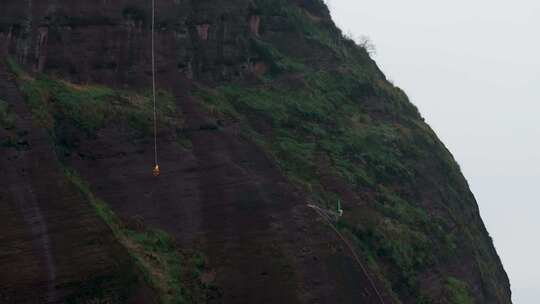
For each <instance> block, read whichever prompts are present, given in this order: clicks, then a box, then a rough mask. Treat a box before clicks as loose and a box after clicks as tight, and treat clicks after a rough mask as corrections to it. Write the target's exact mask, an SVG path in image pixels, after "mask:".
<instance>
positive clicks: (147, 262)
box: [65, 169, 211, 304]
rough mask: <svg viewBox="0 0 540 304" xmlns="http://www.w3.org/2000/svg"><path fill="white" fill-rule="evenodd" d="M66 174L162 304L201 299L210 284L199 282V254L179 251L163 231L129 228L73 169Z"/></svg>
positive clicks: (194, 301)
mask: <svg viewBox="0 0 540 304" xmlns="http://www.w3.org/2000/svg"><path fill="white" fill-rule="evenodd" d="M65 175H66V178H67V179H68V180H69V181H70V182H71V183H72V184H73V185H75V186H76V187H77V189H79V191H80V192H81V194H82V195H84V197H85V198H86V199H87V200H88V201H89V202H90V203H91V204H92V206H94V208H95V209H96V212H97V214H98V215H99V216H100V217H101V218H102V219H103V220H104V221H105V223H107V225H108V226H109V227H110V228H111V230H112V232H113V233H114V235H115V237H116V238H117V239H118V241H119V242H120V243H121V244H122V245H123V246H124V247H125V248H126V250H127V251H128V252H129V254H130V255H131V257H132V258H133V260H134V261H135V262H136V264H137V265H138V266H139V269H140V270H141V271H142V273H143V274H144V277H145V279H146V281H147V282H148V283H149V284H150V285H151V286H152V287H153V288H154V289H155V290H156V292H157V294H158V295H159V296H160V300H161V303H164V304H173V303H174V304H176V303H178V304H182V303H199V301H200V300H201V299H203V298H204V293H205V290H206V289H208V288H211V286H207V285H205V284H203V283H201V282H200V276H201V273H202V270H203V269H204V266H205V259H204V257H203V256H202V255H200V254H199V253H189V254H187V253H183V252H181V251H180V250H179V249H178V248H177V247H176V245H175V243H174V240H173V239H172V237H171V236H169V235H168V234H166V233H165V232H163V231H160V230H155V229H146V228H143V227H137V228H132V227H128V226H127V225H125V224H124V223H123V222H122V221H121V220H120V219H119V218H118V217H117V216H116V215H115V214H114V212H113V211H112V210H111V209H110V208H109V206H108V205H107V204H106V203H105V202H103V201H102V200H100V199H98V198H96V197H95V196H94V194H93V193H92V192H91V190H90V188H89V186H88V185H87V184H86V183H85V182H84V181H83V180H82V179H81V178H80V177H79V176H78V175H77V174H76V173H75V172H74V171H73V170H70V169H66V170H65ZM141 225H142V224H141ZM186 284H189V285H190V288H189V290H188V289H186V288H185V287H184V286H186Z"/></svg>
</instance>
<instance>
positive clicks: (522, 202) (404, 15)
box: [329, 0, 540, 304]
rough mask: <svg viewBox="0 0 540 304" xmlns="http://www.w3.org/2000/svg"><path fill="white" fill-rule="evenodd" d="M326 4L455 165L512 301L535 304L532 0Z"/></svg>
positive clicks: (539, 156)
mask: <svg viewBox="0 0 540 304" xmlns="http://www.w3.org/2000/svg"><path fill="white" fill-rule="evenodd" d="M329 2H330V3H329V5H330V7H331V11H332V14H333V17H334V20H335V22H336V23H337V24H338V25H339V26H340V27H341V28H342V30H343V31H344V32H345V33H347V32H349V33H351V34H352V35H353V36H356V37H359V36H360V35H367V36H369V37H371V39H372V40H373V42H374V43H375V45H376V47H377V53H376V55H375V56H374V58H375V59H376V60H377V62H378V64H379V66H380V67H381V68H382V70H383V71H384V72H385V73H386V75H387V76H388V77H389V78H390V79H392V80H393V82H394V83H395V84H396V85H398V86H399V87H401V88H403V89H404V90H405V91H406V92H407V94H408V95H409V97H410V99H411V101H412V102H413V103H414V104H416V105H417V106H418V107H419V109H420V111H421V113H422V115H423V116H424V117H425V118H426V120H427V122H428V123H429V124H430V125H431V126H432V127H433V128H434V129H435V131H436V132H437V134H438V135H439V137H441V138H442V140H443V141H444V142H445V144H446V145H447V147H448V148H449V149H450V151H451V152H452V153H453V154H454V156H455V158H456V159H457V160H458V162H459V163H460V165H461V168H462V170H463V173H464V174H465V176H466V177H467V179H468V181H469V184H470V186H471V188H472V191H473V192H474V193H475V195H476V199H477V200H478V203H479V206H480V209H481V213H482V217H483V219H484V222H485V223H486V225H487V228H488V230H489V231H490V233H491V236H492V237H493V239H494V241H495V246H496V247H497V250H498V252H499V255H500V256H501V259H502V260H503V263H504V265H505V268H506V271H507V273H508V275H509V277H510V283H511V284H512V292H513V301H514V303H516V304H538V303H540V262H539V261H540V243H539V241H540V221H539V220H538V217H540V205H539V204H538V203H539V199H538V191H539V188H540V150H539V149H540V125H539V124H538V121H539V118H540V117H539V116H540V115H539V114H540V1H534V0H514V1H500V0H491V1H488V0H475V1H470V0H454V1H433V0H431V1H429V0H409V1H397V0H394V1H391V0H366V1H359V0H329Z"/></svg>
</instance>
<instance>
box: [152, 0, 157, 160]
mask: <svg viewBox="0 0 540 304" xmlns="http://www.w3.org/2000/svg"><path fill="white" fill-rule="evenodd" d="M155 18H156V4H155V0H152V99H153V102H154V162H155V165H156V167H157V166H158V145H157V107H156V57H155V41H154V33H155V23H156V22H155Z"/></svg>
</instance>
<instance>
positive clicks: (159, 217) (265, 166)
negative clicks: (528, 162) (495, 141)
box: [0, 0, 511, 303]
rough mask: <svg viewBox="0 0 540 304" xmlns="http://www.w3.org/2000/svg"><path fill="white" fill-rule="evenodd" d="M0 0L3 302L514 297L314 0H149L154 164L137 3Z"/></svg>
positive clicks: (463, 194) (447, 171)
mask: <svg viewBox="0 0 540 304" xmlns="http://www.w3.org/2000/svg"><path fill="white" fill-rule="evenodd" d="M4 2H5V3H3V4H2V5H3V8H2V11H1V12H0V54H1V55H2V64H1V65H0V169H1V172H0V182H1V184H2V186H3V187H2V189H0V201H1V203H2V204H1V206H0V208H1V209H0V219H1V221H0V223H2V224H0V225H2V228H3V229H2V231H3V232H2V234H1V235H0V236H1V237H2V244H3V245H2V246H3V248H8V250H2V252H1V253H0V300H1V301H3V302H7V303H34V302H36V301H37V300H36V299H38V298H39V299H40V300H39V301H38V302H41V303H63V302H66V301H72V302H75V303H78V302H84V301H92V300H94V301H95V300H103V301H105V300H109V301H111V302H114V303H116V302H119V303H125V302H138V303H151V302H154V301H161V302H166V303H169V302H170V303H280V302H281V303H381V302H384V303H511V300H510V287H509V282H508V278H507V276H506V273H505V272H504V269H503V267H502V265H501V263H500V260H499V258H498V256H497V253H496V251H495V249H494V247H493V244H492V242H491V239H490V238H489V235H488V233H487V231H486V229H485V227H484V225H483V223H482V220H481V218H480V216H479V213H478V207H477V205H476V202H475V200H474V197H473V195H472V194H471V192H470V191H469V188H468V185H467V183H466V181H465V179H464V178H463V176H462V174H461V173H460V170H459V167H458V165H457V164H456V163H455V161H454V160H453V158H452V156H451V155H450V153H449V152H448V151H447V150H446V149H445V147H444V145H443V144H442V143H441V142H440V141H439V140H438V139H437V137H436V135H435V134H434V133H433V132H432V130H431V129H430V128H429V126H427V125H426V124H425V122H424V121H423V119H422V118H421V116H420V115H419V114H418V112H417V110H416V108H415V107H414V106H413V105H412V104H411V103H410V102H409V100H408V99H407V97H406V95H405V94H404V93H403V92H402V91H401V90H400V89H398V88H396V87H394V86H393V85H392V84H390V83H389V82H388V81H387V80H386V79H385V77H384V75H383V74H382V73H381V72H380V70H379V69H378V68H377V66H376V64H375V63H374V62H373V61H372V60H371V59H370V57H369V54H368V53H367V52H366V50H364V49H363V48H362V47H360V46H357V45H355V44H354V42H352V41H350V40H348V39H347V38H344V37H343V36H342V34H341V32H340V31H339V30H338V29H337V28H336V27H335V25H334V24H333V22H332V20H331V19H330V16H329V13H328V9H327V8H326V6H325V5H324V4H323V3H321V2H320V1H319V0H296V1H292V0H289V1H285V0H272V1H271V0H254V1H248V0H228V1H187V0H158V1H157V36H156V50H157V67H158V87H159V89H160V90H159V96H158V110H159V111H158V117H159V136H158V143H159V152H160V165H161V168H162V175H161V176H160V177H158V178H154V177H152V176H151V167H152V164H153V139H152V138H151V133H152V132H151V117H152V113H151V100H150V98H149V95H148V88H149V86H150V85H149V84H150V81H149V80H150V75H151V70H150V67H151V61H150V43H149V42H150V31H149V29H150V24H149V21H150V18H151V15H150V14H151V12H150V1H139V0H130V1H128V0H107V1H98V2H92V1H79V0H71V1H67V0H66V1H63V0H56V1H54V0H50V1H49V0H47V1H31V0H26V1H14V0H7V1H4ZM308 202H309V203H311V204H314V205H317V206H318V208H321V210H325V209H328V210H331V209H333V208H334V207H333V206H334V205H335V204H336V203H337V202H340V203H341V206H342V208H343V209H344V214H343V217H341V219H339V221H338V222H337V223H336V230H335V231H334V230H332V228H331V227H330V226H329V225H327V223H326V222H325V221H324V218H323V217H321V216H320V215H319V214H318V213H317V212H316V211H315V210H313V209H311V208H309V207H308V206H307V203H308ZM336 231H337V232H339V233H340V234H341V235H342V236H343V237H344V239H345V240H346V242H347V243H348V244H351V246H352V249H353V250H354V251H355V254H356V255H358V256H359V262H360V263H358V262H357V260H356V259H355V258H354V255H353V254H352V253H351V251H350V249H349V247H348V246H347V243H346V242H343V240H342V239H341V238H340V236H339V235H338V234H336ZM4 244H6V245H4ZM4 246H6V247H4ZM363 268H364V269H363Z"/></svg>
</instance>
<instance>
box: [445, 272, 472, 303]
mask: <svg viewBox="0 0 540 304" xmlns="http://www.w3.org/2000/svg"><path fill="white" fill-rule="evenodd" d="M445 287H446V292H447V294H448V296H447V297H448V301H449V303H451V304H473V303H474V299H473V298H472V297H471V295H470V292H469V286H468V284H467V283H465V282H463V281H460V280H458V279H456V278H453V277H449V278H448V279H447V280H446V286H445Z"/></svg>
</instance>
